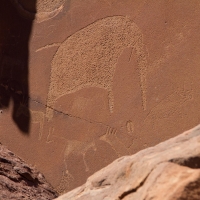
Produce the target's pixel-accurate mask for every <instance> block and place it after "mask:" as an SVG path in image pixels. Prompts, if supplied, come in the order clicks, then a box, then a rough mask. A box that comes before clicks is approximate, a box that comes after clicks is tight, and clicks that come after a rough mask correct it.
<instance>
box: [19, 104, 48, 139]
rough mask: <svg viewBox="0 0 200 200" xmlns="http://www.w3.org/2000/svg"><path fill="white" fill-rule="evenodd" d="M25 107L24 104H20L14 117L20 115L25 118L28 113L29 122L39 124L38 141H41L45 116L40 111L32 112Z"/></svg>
mask: <svg viewBox="0 0 200 200" xmlns="http://www.w3.org/2000/svg"><path fill="white" fill-rule="evenodd" d="M28 109H29V108H28V107H27V105H26V104H25V103H24V102H20V105H19V108H18V110H17V112H16V117H20V115H24V116H26V117H28V116H29V111H30V115H31V122H32V123H39V124H40V129H39V137H38V139H39V140H41V138H42V134H43V127H44V119H45V115H44V113H43V112H41V111H34V110H31V109H29V110H28Z"/></svg>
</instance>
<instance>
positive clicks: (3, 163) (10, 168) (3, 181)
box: [0, 144, 57, 200]
mask: <svg viewBox="0 0 200 200" xmlns="http://www.w3.org/2000/svg"><path fill="white" fill-rule="evenodd" d="M55 197H57V193H56V192H55V191H54V189H53V188H52V186H51V185H50V184H49V183H47V181H46V180H45V178H44V176H43V175H42V174H41V173H40V172H38V171H37V170H36V169H34V168H32V167H30V166H29V165H27V164H26V163H25V162H24V161H23V160H22V159H20V158H19V157H17V156H16V155H15V154H14V153H12V152H11V151H9V150H8V149H7V148H6V147H5V146H3V145H2V144H0V199H2V200H10V199H15V200H22V199H27V200H28V199H32V200H36V199H38V200H39V199H40V200H47V199H49V200H50V199H53V198H55Z"/></svg>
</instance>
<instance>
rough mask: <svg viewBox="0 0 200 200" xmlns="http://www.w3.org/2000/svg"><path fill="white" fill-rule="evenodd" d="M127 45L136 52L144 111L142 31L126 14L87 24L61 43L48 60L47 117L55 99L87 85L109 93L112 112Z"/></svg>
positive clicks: (144, 64) (144, 73) (144, 83)
mask: <svg viewBox="0 0 200 200" xmlns="http://www.w3.org/2000/svg"><path fill="white" fill-rule="evenodd" d="M55 45H56V44H52V46H55ZM50 46H51V45H49V46H48V47H50ZM126 48H132V49H134V52H135V54H136V59H137V65H138V66H136V67H138V72H139V77H140V87H141V94H142V105H143V109H144V110H145V109H146V75H147V59H146V55H145V51H144V44H143V35H142V32H141V30H140V29H139V27H138V26H137V25H136V24H135V23H134V22H133V21H131V20H130V19H129V18H128V17H124V16H112V17H107V18H104V19H100V20H98V21H96V22H94V23H92V24H90V25H88V26H87V27H85V28H83V29H81V30H80V31H78V32H76V33H74V34H73V35H71V36H70V37H68V38H67V39H66V40H65V41H64V42H63V43H61V44H60V46H59V48H58V50H57V52H56V54H55V55H54V57H53V60H52V62H51V77H50V86H49V91H48V97H47V110H46V117H47V118H48V119H49V120H51V119H52V117H53V108H54V105H55V102H56V101H57V99H59V98H60V97H62V96H64V95H66V94H70V93H73V92H76V91H79V90H81V89H83V88H87V87H98V88H102V89H105V90H106V91H107V92H108V105H109V109H110V112H111V113H112V112H113V111H114V95H113V88H112V87H113V78H114V74H115V68H116V65H117V62H118V59H119V57H120V55H121V54H122V52H123V50H124V49H126ZM41 49H45V47H43V48H41Z"/></svg>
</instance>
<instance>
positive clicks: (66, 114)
mask: <svg viewBox="0 0 200 200" xmlns="http://www.w3.org/2000/svg"><path fill="white" fill-rule="evenodd" d="M29 99H30V100H31V101H33V102H35V103H38V104H40V105H43V106H44V107H45V108H47V107H48V108H50V109H52V110H53V111H55V112H57V113H59V114H62V115H65V116H68V117H72V118H76V119H79V120H84V121H87V122H89V123H95V124H101V125H103V126H106V127H109V125H107V124H104V123H102V122H98V121H93V120H88V119H84V118H81V117H77V116H74V115H71V114H68V113H64V112H62V111H60V110H57V109H55V108H52V107H50V106H47V105H46V104H43V103H41V102H39V101H37V100H35V99H31V98H30V97H29Z"/></svg>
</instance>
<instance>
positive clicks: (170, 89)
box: [0, 0, 200, 193]
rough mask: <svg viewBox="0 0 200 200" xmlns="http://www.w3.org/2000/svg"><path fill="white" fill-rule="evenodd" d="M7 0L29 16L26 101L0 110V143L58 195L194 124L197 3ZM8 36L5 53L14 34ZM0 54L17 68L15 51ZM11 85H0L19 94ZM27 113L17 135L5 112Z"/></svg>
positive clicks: (199, 15) (5, 62)
mask: <svg viewBox="0 0 200 200" xmlns="http://www.w3.org/2000/svg"><path fill="white" fill-rule="evenodd" d="M12 2H13V3H14V4H13V5H15V7H14V8H15V9H16V12H18V15H19V16H21V17H22V19H25V21H26V22H27V21H28V20H30V19H31V18H32V19H33V18H35V20H34V21H33V22H32V29H31V35H30V40H29V41H28V49H29V60H28V62H27V63H28V69H29V70H28V72H27V75H28V83H29V86H28V89H29V96H30V99H29V104H28V105H27V103H26V101H25V102H24V101H23V98H21V96H20V98H19V99H20V102H19V105H18V106H17V107H15V106H14V107H15V112H14V116H12V117H11V113H12V110H13V108H12V101H10V106H9V107H8V108H7V109H2V110H3V112H2V113H0V119H1V126H0V140H1V142H2V143H3V144H6V145H7V146H8V147H9V148H10V149H11V150H12V151H14V152H16V153H17V154H18V155H20V156H21V157H22V158H23V159H25V160H26V162H28V163H31V164H33V165H36V166H37V168H38V169H39V170H40V171H41V172H42V173H44V174H45V177H46V178H47V180H48V181H49V182H50V183H51V184H52V185H53V186H54V187H55V188H56V189H57V191H58V192H59V193H63V192H66V191H68V190H71V189H73V188H75V187H77V186H79V185H81V184H83V183H84V182H85V180H86V179H87V177H88V176H90V175H91V174H92V173H94V172H95V171H97V170H99V169H101V168H102V167H104V166H106V165H107V164H108V163H110V162H111V161H113V160H114V159H116V158H117V157H120V156H123V155H130V154H133V153H136V152H138V151H139V150H141V149H144V148H146V147H149V146H153V145H155V144H157V143H159V142H161V141H164V140H166V139H169V138H170V137H172V136H175V135H177V134H179V133H181V132H182V131H183V130H186V129H189V128H190V127H193V126H195V125H197V124H198V123H199V119H200V114H199V112H198V110H199V106H200V105H199V100H200V96H199V90H200V88H199V87H200V86H199V73H200V71H199V70H200V68H199V63H200V57H199V54H200V36H199V32H200V24H199V23H200V22H199V18H200V5H199V1H198V0H185V1H184V2H183V1H167V2H166V1H164V0H160V1H159V2H158V1H157V0H150V1H146V0H125V1H124V0H107V1H105V0H99V1H94V0H84V1H76V0H71V1H70V0H65V1H61V0H58V1H42V0H41V1H39V0H38V1H37V3H36V2H35V5H32V6H31V5H30V4H26V2H27V1H25V0H13V1H12ZM50 2H52V4H50ZM34 6H36V7H34ZM14 8H13V9H14ZM35 10H37V13H35ZM13 12H14V11H13ZM15 18H16V16H15ZM2 19H3V18H2ZM3 22H4V21H2V24H3ZM21 27H23V26H21ZM20 30H24V29H23V28H21V29H20ZM12 34H13V35H14V36H15V37H12ZM12 34H11V35H10V38H11V39H12V40H11V42H10V43H9V45H7V44H5V46H6V48H7V47H9V48H10V51H9V53H10V52H12V51H13V50H14V49H16V45H17V43H16V44H15V45H14V46H13V45H11V44H12V41H13V38H18V37H20V36H21V35H22V34H23V31H21V32H20V31H19V32H17V33H15V32H12ZM21 37H22V36H21ZM0 38H2V37H0ZM5 38H6V37H5ZM22 38H23V37H22ZM2 41H4V40H2ZM14 41H15V40H14ZM16 41H17V39H16ZM16 51H17V50H16ZM18 51H19V52H20V50H18ZM18 51H17V52H18ZM2 52H3V51H0V53H1V54H2V56H1V59H0V64H1V66H3V67H2V70H1V72H5V71H6V69H9V70H7V72H8V74H9V75H10V76H11V77H13V70H14V69H15V68H14V67H12V65H14V66H15V67H16V65H19V66H20V70H21V72H23V69H24V68H23V66H21V64H20V63H21V62H20V60H17V59H18V57H14V58H13V60H12V59H11V57H9V55H8V54H3V53H2ZM14 55H15V54H14ZM13 63H14V64H13ZM16 63H17V64H16ZM7 67H9V68H7ZM14 74H15V73H14ZM0 78H1V77H0ZM20 80H24V79H23V76H22V78H19V80H18V81H20ZM6 83H7V82H6ZM10 85H11V84H10V82H8V85H6V84H4V85H3V86H2V87H4V88H5V89H6V88H7V90H9V91H11V92H13V91H14V94H15V95H16V94H17V95H18V96H19V94H20V91H21V90H20V89H17V88H16V89H13V90H12V88H13V87H11V86H10ZM47 106H48V107H47ZM29 117H30V131H29V134H28V135H26V134H22V133H21V131H20V130H19V129H18V128H17V126H16V125H15V124H14V123H13V118H14V119H19V120H18V121H21V122H24V121H25V119H27V118H29ZM27 149H28V150H27Z"/></svg>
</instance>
